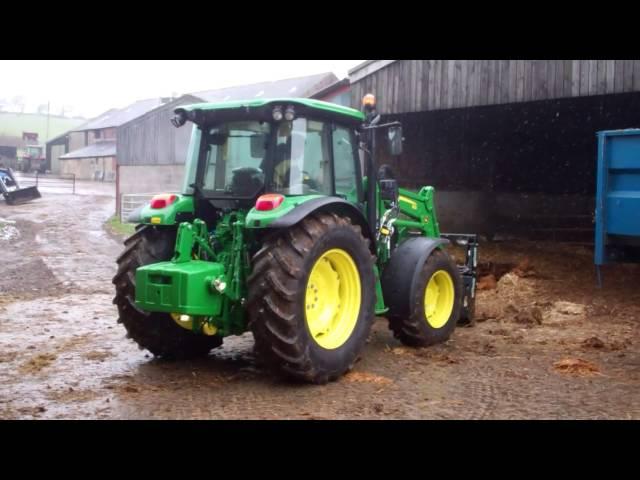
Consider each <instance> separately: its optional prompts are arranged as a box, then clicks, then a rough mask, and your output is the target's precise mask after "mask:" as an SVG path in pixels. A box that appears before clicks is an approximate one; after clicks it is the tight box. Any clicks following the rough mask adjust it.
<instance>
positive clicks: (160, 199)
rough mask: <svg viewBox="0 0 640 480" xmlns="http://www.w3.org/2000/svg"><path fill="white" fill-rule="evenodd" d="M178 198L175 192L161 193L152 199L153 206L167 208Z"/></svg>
mask: <svg viewBox="0 0 640 480" xmlns="http://www.w3.org/2000/svg"><path fill="white" fill-rule="evenodd" d="M177 199H178V196H177V195H175V194H173V193H162V194H160V195H155V196H154V197H153V198H152V199H151V208H153V209H156V210H157V209H160V208H165V207H168V206H169V205H171V204H172V203H173V202H175V201H176V200H177Z"/></svg>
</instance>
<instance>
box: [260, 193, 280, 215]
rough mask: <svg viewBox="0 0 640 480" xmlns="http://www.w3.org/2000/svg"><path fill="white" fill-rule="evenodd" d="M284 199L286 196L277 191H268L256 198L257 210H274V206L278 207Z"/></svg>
mask: <svg viewBox="0 0 640 480" xmlns="http://www.w3.org/2000/svg"><path fill="white" fill-rule="evenodd" d="M283 201H284V197H283V196H282V195H279V194H277V193H267V194H266V195H261V196H259V197H258V200H256V210H262V211H265V210H273V209H274V208H278V207H279V206H280V204H281V203H282V202H283Z"/></svg>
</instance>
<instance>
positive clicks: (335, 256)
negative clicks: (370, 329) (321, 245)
mask: <svg viewBox="0 0 640 480" xmlns="http://www.w3.org/2000/svg"><path fill="white" fill-rule="evenodd" d="M360 299H361V285H360V275H359V273H358V269H357V267H356V264H355V262H354V261H353V259H352V258H351V256H350V255H349V254H348V253H347V252H345V251H344V250H342V249H332V250H328V251H327V252H325V253H324V254H323V255H322V256H321V257H320V258H319V259H318V260H317V261H316V262H315V264H314V265H313V268H312V269H311V273H310V274H309V279H308V281H307V289H306V292H305V304H304V309H305V318H306V321H307V326H308V328H309V331H310V333H311V336H312V337H313V339H314V340H315V341H316V343H318V344H319V345H320V346H321V347H323V348H326V349H334V348H338V347H340V346H341V345H343V344H344V343H345V342H346V341H347V340H348V339H349V337H350V335H351V333H352V332H353V329H354V328H355V325H356V323H357V320H358V315H359V313H360Z"/></svg>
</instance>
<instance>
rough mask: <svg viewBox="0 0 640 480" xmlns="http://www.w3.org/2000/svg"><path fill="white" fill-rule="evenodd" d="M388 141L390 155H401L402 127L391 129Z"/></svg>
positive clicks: (388, 133)
mask: <svg viewBox="0 0 640 480" xmlns="http://www.w3.org/2000/svg"><path fill="white" fill-rule="evenodd" d="M387 141H388V143H389V153H390V154H391V155H393V156H396V155H400V154H401V153H402V127H401V126H395V127H389V130H388V131H387Z"/></svg>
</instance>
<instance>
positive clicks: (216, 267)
mask: <svg viewBox="0 0 640 480" xmlns="http://www.w3.org/2000/svg"><path fill="white" fill-rule="evenodd" d="M187 122H191V123H192V124H193V126H192V136H191V143H190V147H189V150H188V154H187V159H186V170H185V180H184V188H183V190H182V193H181V194H162V195H157V196H155V197H154V198H153V199H152V200H151V202H150V204H148V205H146V206H144V207H143V208H142V209H140V210H139V211H138V212H137V213H136V214H135V218H130V221H134V222H136V223H138V224H139V225H138V226H137V227H136V232H135V233H134V234H133V235H132V236H131V237H129V238H128V239H127V240H126V241H125V250H124V252H123V253H122V254H121V255H120V257H119V258H118V259H117V263H118V272H117V274H116V276H115V277H114V279H113V283H114V284H115V287H116V297H115V299H114V303H115V304H116V305H117V307H118V312H119V320H118V321H119V322H121V323H122V324H124V327H125V328H126V330H127V333H128V336H129V337H130V338H132V339H133V340H135V341H136V342H137V343H138V345H139V346H140V347H141V348H146V349H148V350H149V351H150V352H151V353H153V354H154V355H156V356H159V357H163V358H186V357H194V356H199V355H206V354H207V353H208V352H209V351H210V350H211V349H212V348H215V347H218V346H220V345H221V344H222V341H223V338H224V337H226V336H228V335H241V334H243V333H245V332H246V331H248V330H250V331H251V332H252V334H253V336H254V339H255V352H256V354H257V355H258V357H259V358H260V359H261V361H262V362H263V364H264V365H266V366H268V367H270V368H271V369H273V370H274V371H275V372H280V373H284V374H285V375H287V376H289V377H293V378H297V379H301V380H304V381H309V382H313V383H326V382H328V381H332V380H335V379H337V378H339V377H340V376H341V375H343V374H344V373H345V372H347V371H348V370H350V369H351V368H352V366H353V365H354V363H355V362H356V360H357V358H358V356H359V355H360V353H361V351H362V349H363V347H364V345H365V343H366V340H367V337H368V336H369V333H370V330H371V326H372V323H373V321H374V318H375V316H376V315H381V316H386V317H387V318H388V320H389V327H390V329H391V330H392V331H393V333H394V335H395V337H396V338H398V339H399V340H400V341H401V342H402V343H404V344H406V345H410V346H428V345H433V344H436V343H439V342H443V341H445V340H447V339H448V338H449V336H450V335H451V334H452V332H453V330H454V329H455V327H456V324H457V323H458V322H459V321H460V320H461V319H465V318H466V319H467V320H471V319H472V316H473V305H474V298H475V266H476V255H477V242H476V241H475V236H474V235H449V236H447V235H441V234H440V231H439V226H438V221H437V219H436V213H435V209H434V189H433V188H432V187H423V188H422V189H421V190H420V191H419V192H417V193H415V192H411V191H408V190H404V189H400V188H398V185H397V182H396V180H395V179H394V178H393V176H392V174H391V172H390V169H389V168H388V167H385V166H383V167H382V168H381V169H380V170H379V171H376V165H375V159H374V152H375V150H376V139H377V135H376V132H381V133H384V134H385V135H384V138H385V140H386V143H387V144H388V148H389V151H390V153H391V154H392V155H397V154H399V153H400V152H401V150H402V140H403V139H402V127H401V125H400V124H399V123H398V122H392V123H387V124H381V123H380V115H379V114H378V113H377V112H376V109H375V99H374V98H373V96H372V95H367V96H366V97H365V99H364V101H363V111H358V110H356V109H352V108H347V107H343V106H339V105H336V104H331V103H326V102H322V101H317V100H311V99H300V98H285V99H275V100H266V99H261V100H250V101H234V102H225V103H203V104H194V105H188V106H182V107H180V108H177V109H176V110H175V117H174V118H173V119H172V123H173V125H174V126H176V127H181V126H183V125H184V124H186V123H187ZM452 242H457V243H459V244H462V245H466V259H465V262H464V264H461V265H457V264H456V263H455V262H454V261H453V260H452V258H451V257H450V255H449V254H448V253H447V250H446V248H447V246H448V245H449V244H451V243H452Z"/></svg>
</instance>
